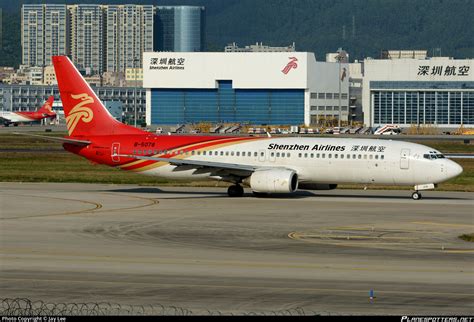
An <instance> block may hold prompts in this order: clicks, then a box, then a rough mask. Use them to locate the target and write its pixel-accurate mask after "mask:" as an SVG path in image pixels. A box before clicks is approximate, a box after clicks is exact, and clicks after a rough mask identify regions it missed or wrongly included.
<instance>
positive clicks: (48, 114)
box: [0, 96, 56, 126]
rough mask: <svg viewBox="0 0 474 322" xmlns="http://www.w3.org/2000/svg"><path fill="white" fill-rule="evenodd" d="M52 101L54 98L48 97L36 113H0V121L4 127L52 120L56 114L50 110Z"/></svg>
mask: <svg viewBox="0 0 474 322" xmlns="http://www.w3.org/2000/svg"><path fill="white" fill-rule="evenodd" d="M53 101H54V96H50V97H49V98H48V100H47V101H46V102H45V103H44V105H43V106H41V108H39V109H38V110H37V111H36V112H0V119H3V120H4V124H5V126H9V125H10V124H13V125H14V126H18V123H26V122H34V121H40V120H42V119H45V118H49V119H54V118H56V113H55V112H53V110H52V106H53Z"/></svg>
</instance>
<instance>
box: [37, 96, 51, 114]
mask: <svg viewBox="0 0 474 322" xmlns="http://www.w3.org/2000/svg"><path fill="white" fill-rule="evenodd" d="M53 102H54V96H52V95H51V96H50V97H48V100H47V101H46V103H44V105H43V106H41V108H40V109H39V110H38V112H40V113H44V114H48V115H52V114H54V112H53V108H52V107H53Z"/></svg>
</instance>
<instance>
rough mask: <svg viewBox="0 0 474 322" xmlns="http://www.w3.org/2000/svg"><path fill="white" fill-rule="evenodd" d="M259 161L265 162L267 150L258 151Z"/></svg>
mask: <svg viewBox="0 0 474 322" xmlns="http://www.w3.org/2000/svg"><path fill="white" fill-rule="evenodd" d="M258 161H260V162H264V161H265V150H260V151H258Z"/></svg>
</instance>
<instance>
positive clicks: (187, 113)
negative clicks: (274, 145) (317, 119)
mask: <svg viewBox="0 0 474 322" xmlns="http://www.w3.org/2000/svg"><path fill="white" fill-rule="evenodd" d="M217 83H218V88H217V89H161V88H152V89H151V104H150V106H151V123H152V124H182V123H199V122H212V123H244V124H268V125H279V124H291V125H299V124H303V123H304V90H303V89H234V88H233V87H232V81H231V80H220V81H217Z"/></svg>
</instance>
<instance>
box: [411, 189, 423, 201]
mask: <svg viewBox="0 0 474 322" xmlns="http://www.w3.org/2000/svg"><path fill="white" fill-rule="evenodd" d="M411 197H412V198H413V200H420V199H421V193H419V192H418V191H415V192H414V193H413V194H412V195H411Z"/></svg>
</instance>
